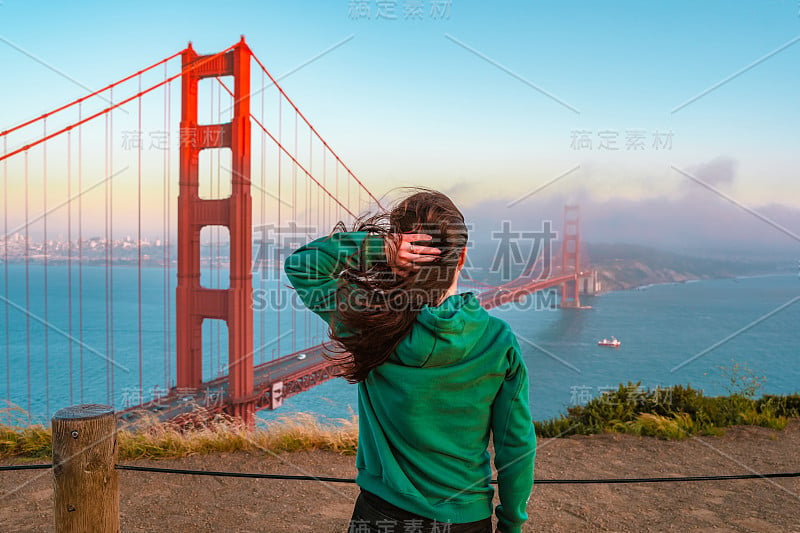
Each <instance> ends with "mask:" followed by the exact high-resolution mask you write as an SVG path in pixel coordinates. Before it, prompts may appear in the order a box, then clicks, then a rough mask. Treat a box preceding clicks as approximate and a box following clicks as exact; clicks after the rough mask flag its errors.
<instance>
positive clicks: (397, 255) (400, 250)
mask: <svg viewBox="0 0 800 533" xmlns="http://www.w3.org/2000/svg"><path fill="white" fill-rule="evenodd" d="M398 237H399V239H398ZM432 238H433V237H431V236H430V235H426V234H424V233H398V234H395V235H394V236H391V237H387V238H386V241H385V244H384V246H385V249H386V260H387V261H388V262H389V266H390V267H391V269H392V271H393V272H394V273H395V274H397V275H398V276H402V277H406V276H408V275H409V274H410V273H411V272H413V271H415V270H419V263H430V262H432V261H436V258H437V257H438V256H439V254H441V253H442V251H441V250H439V249H438V248H432V247H430V246H425V245H424V244H418V243H420V242H425V241H430V240H431V239H432ZM395 247H397V250H394V248H395Z"/></svg>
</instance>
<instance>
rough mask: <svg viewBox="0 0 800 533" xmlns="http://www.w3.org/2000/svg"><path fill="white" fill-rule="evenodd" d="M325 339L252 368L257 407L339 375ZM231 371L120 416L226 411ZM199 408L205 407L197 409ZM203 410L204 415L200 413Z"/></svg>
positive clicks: (514, 286)
mask: <svg viewBox="0 0 800 533" xmlns="http://www.w3.org/2000/svg"><path fill="white" fill-rule="evenodd" d="M579 275H580V274H578V275H576V274H566V275H563V276H557V277H554V278H550V279H546V280H535V281H533V282H531V281H532V280H525V279H517V280H514V281H512V282H509V283H506V284H505V285H502V286H500V287H496V288H492V289H489V290H486V291H483V292H481V293H480V294H478V300H479V301H480V302H481V305H483V307H485V308H486V309H491V308H493V307H498V306H501V305H504V304H506V303H509V302H513V301H516V300H518V299H519V298H521V297H524V296H527V295H529V294H532V293H534V292H536V291H540V290H544V289H547V288H550V287H555V286H558V285H562V284H564V283H565V282H567V281H572V280H575V279H576V278H577V277H578V276H579ZM325 351H326V349H325V346H324V345H322V344H318V345H316V346H312V347H310V348H306V349H304V350H299V351H297V352H294V353H291V354H289V355H285V356H283V357H280V358H278V359H275V360H273V361H269V362H266V363H262V364H260V365H257V366H256V367H255V368H254V380H253V391H254V393H253V396H251V397H249V398H247V399H246V400H248V401H250V400H252V401H255V404H256V409H257V410H258V409H264V408H269V409H275V408H277V407H279V406H280V405H281V403H282V401H283V400H284V399H285V398H289V397H291V396H294V395H295V394H298V393H300V392H302V391H304V390H308V389H310V388H311V387H313V386H315V385H319V384H320V383H322V382H324V381H327V380H329V379H331V378H333V377H335V368H334V363H333V362H331V361H329V360H328V359H326V358H325V357H324V356H323V353H325ZM228 401H229V399H228V376H221V377H219V378H216V379H214V380H211V381H209V382H206V383H204V384H203V386H202V387H201V388H199V389H180V388H173V389H171V390H170V391H169V393H168V394H166V395H165V396H163V397H161V398H156V399H153V400H151V401H149V402H146V403H143V404H142V405H137V406H135V407H130V408H128V409H125V410H124V411H121V412H120V413H119V417H120V419H122V420H124V421H126V422H129V423H132V424H135V423H136V422H137V421H139V420H142V419H143V418H145V417H146V418H148V419H153V418H155V419H156V420H158V421H166V420H178V421H180V420H181V419H182V418H183V419H191V418H196V417H198V416H200V417H201V418H203V417H205V418H208V417H210V416H213V415H214V414H217V413H220V412H222V411H223V409H224V407H225V406H226V405H227V404H228ZM198 408H201V409H198ZM199 413H202V415H199Z"/></svg>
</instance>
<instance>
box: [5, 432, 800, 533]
mask: <svg viewBox="0 0 800 533" xmlns="http://www.w3.org/2000/svg"><path fill="white" fill-rule="evenodd" d="M0 463H2V464H11V463H12V461H8V460H6V461H2V462H0ZM130 464H137V465H153V466H159V467H174V468H190V469H205V470H231V471H240V472H264V473H284V474H303V475H307V474H311V475H317V476H331V477H353V476H354V475H355V467H354V458H353V457H347V456H339V455H336V454H332V453H323V452H298V453H285V454H280V455H270V454H268V453H264V454H249V453H234V454H217V455H210V456H194V457H187V458H183V459H175V460H162V461H136V462H133V463H130ZM798 471H800V421H793V422H792V424H790V426H789V427H788V428H787V429H786V430H785V431H773V430H768V429H763V428H752V427H740V428H732V429H729V430H728V431H727V432H726V434H725V435H724V436H722V437H702V438H693V439H689V440H685V441H661V440H656V439H652V438H639V437H633V436H628V435H611V434H608V435H595V436H589V437H570V438H566V439H541V440H540V442H539V446H538V451H537V459H536V478H537V479H557V478H558V479H563V478H606V477H645V476H686V475H715V474H749V473H767V472H798ZM119 475H120V487H121V502H120V507H121V514H122V517H121V520H122V530H123V531H170V532H173V533H179V532H181V533H182V532H189V531H259V532H260V531H265V532H272V531H276V532H282V531H291V532H293V531H313V532H344V531H346V530H347V521H348V518H349V516H350V512H351V511H352V506H353V502H354V501H355V497H356V493H357V490H358V489H357V488H356V487H355V486H354V485H347V484H332V483H321V482H312V481H273V480H257V479H234V478H219V477H200V476H187V475H175V474H169V475H167V474H157V473H144V472H129V471H121V472H120V473H119ZM52 505H53V490H52V480H51V473H50V471H49V470H39V471H15V472H3V473H2V476H0V531H2V532H15V531H52V530H53V526H52V520H53V511H52ZM528 513H529V514H530V516H531V519H530V521H529V522H528V523H527V524H526V525H525V527H524V528H523V531H569V532H574V531H580V532H585V531H637V532H639V531H714V532H722V531H759V532H762V531H763V532H770V533H772V532H778V531H780V532H783V531H796V532H800V478H786V479H774V480H772V479H769V480H764V479H754V480H737V481H703V482H690V483H658V484H655V483H651V484H624V485H607V484H600V485H546V484H542V485H537V486H535V488H534V490H533V494H532V496H531V500H530V504H529V505H528Z"/></svg>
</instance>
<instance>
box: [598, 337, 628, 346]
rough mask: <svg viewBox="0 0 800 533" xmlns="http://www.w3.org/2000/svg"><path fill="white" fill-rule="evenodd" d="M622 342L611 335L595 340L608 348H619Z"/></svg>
mask: <svg viewBox="0 0 800 533" xmlns="http://www.w3.org/2000/svg"><path fill="white" fill-rule="evenodd" d="M621 344H622V343H621V342H619V340H617V338H616V337H611V338H610V339H603V340H601V341H597V345H598V346H608V347H609V348H619V347H620V345H621Z"/></svg>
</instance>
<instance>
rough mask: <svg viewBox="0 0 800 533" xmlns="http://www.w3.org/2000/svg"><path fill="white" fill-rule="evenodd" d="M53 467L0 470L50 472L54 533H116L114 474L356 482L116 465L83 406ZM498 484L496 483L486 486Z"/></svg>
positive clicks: (114, 453) (102, 421)
mask: <svg viewBox="0 0 800 533" xmlns="http://www.w3.org/2000/svg"><path fill="white" fill-rule="evenodd" d="M52 434H53V462H52V463H43V464H19V465H0V472H11V471H21V470H48V469H49V470H51V471H52V477H53V508H54V518H55V531H56V533H73V532H77V531H119V530H120V528H119V524H120V512H119V510H120V509H119V500H120V497H119V492H120V491H119V479H118V474H117V473H118V471H120V470H123V471H132V472H150V473H155V474H177V475H189V476H213V477H228V478H246V479H273V480H285V481H316V482H325V483H348V484H354V483H355V482H356V480H355V479H353V478H343V477H324V476H311V475H289V474H266V473H260V472H231V471H224V470H190V469H184V468H158V467H153V466H136V465H123V464H119V463H118V462H117V459H118V455H119V448H118V442H117V417H116V414H115V413H114V410H113V408H112V407H110V406H107V405H97V404H82V405H75V406H71V407H66V408H64V409H60V410H59V411H57V412H56V413H55V415H54V416H53V418H52ZM797 477H800V472H773V473H767V474H759V473H749V474H732V475H708V476H674V477H635V478H595V479H592V478H589V479H539V480H535V485H597V484H608V485H611V484H614V485H617V484H630V483H677V482H701V481H731V480H749V479H764V480H767V479H776V478H797ZM490 483H492V484H495V485H496V484H497V480H496V479H492V480H491V481H490Z"/></svg>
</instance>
